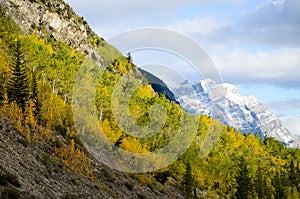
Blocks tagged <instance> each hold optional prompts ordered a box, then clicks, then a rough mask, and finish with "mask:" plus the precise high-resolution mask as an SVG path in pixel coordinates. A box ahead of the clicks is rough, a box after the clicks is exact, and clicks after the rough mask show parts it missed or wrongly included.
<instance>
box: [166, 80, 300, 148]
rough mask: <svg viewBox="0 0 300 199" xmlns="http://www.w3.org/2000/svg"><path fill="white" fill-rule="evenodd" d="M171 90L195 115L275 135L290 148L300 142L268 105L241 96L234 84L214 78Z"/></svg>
mask: <svg viewBox="0 0 300 199" xmlns="http://www.w3.org/2000/svg"><path fill="white" fill-rule="evenodd" d="M171 90H172V92H173V93H174V94H175V96H176V98H177V101H178V102H179V103H180V104H181V106H182V107H183V108H184V109H185V110H187V111H188V112H190V113H192V114H206V115H209V116H212V117H213V118H215V119H219V120H220V121H221V122H222V123H223V124H225V125H228V126H233V127H235V128H237V129H239V130H240V131H241V132H243V133H246V132H248V133H249V132H251V133H256V132H257V133H258V134H259V136H260V137H264V136H267V137H274V138H275V139H277V140H279V141H280V142H282V143H284V144H286V145H287V146H289V147H298V145H299V144H298V142H299V139H298V138H297V137H295V136H293V135H292V134H291V133H290V132H289V130H288V129H287V128H285V127H284V126H283V124H282V122H281V121H280V120H279V118H277V117H276V116H275V115H274V114H272V113H271V112H270V111H269V110H268V108H267V107H266V106H265V105H264V104H262V103H261V102H260V101H259V100H257V99H256V98H255V97H254V96H242V95H240V94H239V93H238V91H237V88H236V87H235V86H234V85H232V84H226V83H222V84H217V83H216V82H215V81H213V80H210V79H206V80H202V81H200V82H198V83H193V84H191V83H188V82H187V81H185V82H183V83H182V84H181V85H180V87H178V88H171Z"/></svg>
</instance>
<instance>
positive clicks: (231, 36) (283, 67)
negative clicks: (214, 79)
mask: <svg viewBox="0 0 300 199" xmlns="http://www.w3.org/2000/svg"><path fill="white" fill-rule="evenodd" d="M66 2H67V3H68V4H69V5H71V6H72V7H73V8H74V10H75V11H76V12H77V13H78V14H79V15H81V16H83V17H84V19H85V20H86V21H88V23H89V24H90V25H91V27H92V28H93V30H95V32H96V33H97V34H99V35H100V36H101V37H103V38H104V39H105V40H109V39H110V38H113V37H115V36H117V35H119V34H122V33H124V32H126V31H130V30H133V29H138V28H147V27H155V28H164V29H168V30H172V31H176V32H179V33H181V34H183V35H185V36H186V37H188V38H190V39H192V40H193V41H195V42H197V44H199V45H200V46H201V47H202V48H203V49H204V50H205V52H206V53H207V54H208V56H209V57H210V58H211V60H212V61H213V63H214V65H215V67H216V68H217V69H218V71H219V73H220V75H221V76H222V79H223V82H227V83H232V84H234V85H235V86H236V87H237V88H238V90H239V92H240V93H241V94H243V95H254V96H255V97H256V98H258V99H259V100H260V101H261V102H263V103H264V104H265V105H266V106H267V107H268V108H269V109H270V110H271V111H272V112H273V113H274V114H275V115H277V116H278V117H280V119H281V120H282V121H283V123H284V124H285V126H286V127H287V128H288V129H289V130H290V131H291V132H292V133H293V134H297V135H300V1H299V0H180V1H179V0H151V1H150V0H126V1H124V0H84V1H83V0H66ZM144 54H145V52H144ZM143 58H145V56H144V55H143V53H141V52H137V53H133V60H134V61H137V65H139V64H140V65H142V64H144V63H143V61H144V62H145V61H146V58H145V59H144V60H143Z"/></svg>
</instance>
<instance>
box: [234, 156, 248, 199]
mask: <svg viewBox="0 0 300 199" xmlns="http://www.w3.org/2000/svg"><path fill="white" fill-rule="evenodd" d="M239 169H240V170H239V175H238V176H237V178H236V182H237V184H238V186H237V192H236V198H238V199H239V198H241V199H244V198H248V196H249V194H251V193H250V192H251V189H252V182H251V178H250V177H249V172H248V168H247V163H246V160H245V157H244V156H242V159H241V163H240V165H239Z"/></svg>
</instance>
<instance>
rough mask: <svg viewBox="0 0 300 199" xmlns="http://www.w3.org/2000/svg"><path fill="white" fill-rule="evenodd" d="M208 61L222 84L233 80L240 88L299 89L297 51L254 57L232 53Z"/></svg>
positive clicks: (256, 53) (299, 63)
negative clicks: (214, 65)
mask: <svg viewBox="0 0 300 199" xmlns="http://www.w3.org/2000/svg"><path fill="white" fill-rule="evenodd" d="M211 57H212V59H213V61H214V63H215V64H216V67H217V68H218V69H219V71H220V73H221V74H222V76H223V78H224V79H225V80H226V79H227V80H230V79H231V80H232V79H234V80H235V82H236V83H240V84H243V83H246V84H253V83H255V84H259V83H267V84H273V85H276V86H281V87H288V88H289V87H300V70H299V67H300V49H279V50H272V51H258V52H255V53H251V52H247V51H245V50H242V49H235V50H232V51H228V52H225V53H219V54H215V55H211Z"/></svg>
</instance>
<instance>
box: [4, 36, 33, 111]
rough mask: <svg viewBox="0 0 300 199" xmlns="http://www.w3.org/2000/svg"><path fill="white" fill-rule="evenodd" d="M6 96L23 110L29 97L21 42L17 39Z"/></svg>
mask: <svg viewBox="0 0 300 199" xmlns="http://www.w3.org/2000/svg"><path fill="white" fill-rule="evenodd" d="M8 98H9V101H10V102H13V101H15V102H16V103H17V105H18V106H19V107H20V108H22V110H23V111H25V107H26V103H27V101H28V99H29V81H28V73H27V69H26V64H25V61H24V55H23V52H22V46H21V42H20V41H19V40H18V41H17V44H16V49H15V55H14V61H13V64H12V68H11V78H10V81H9V83H8Z"/></svg>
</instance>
